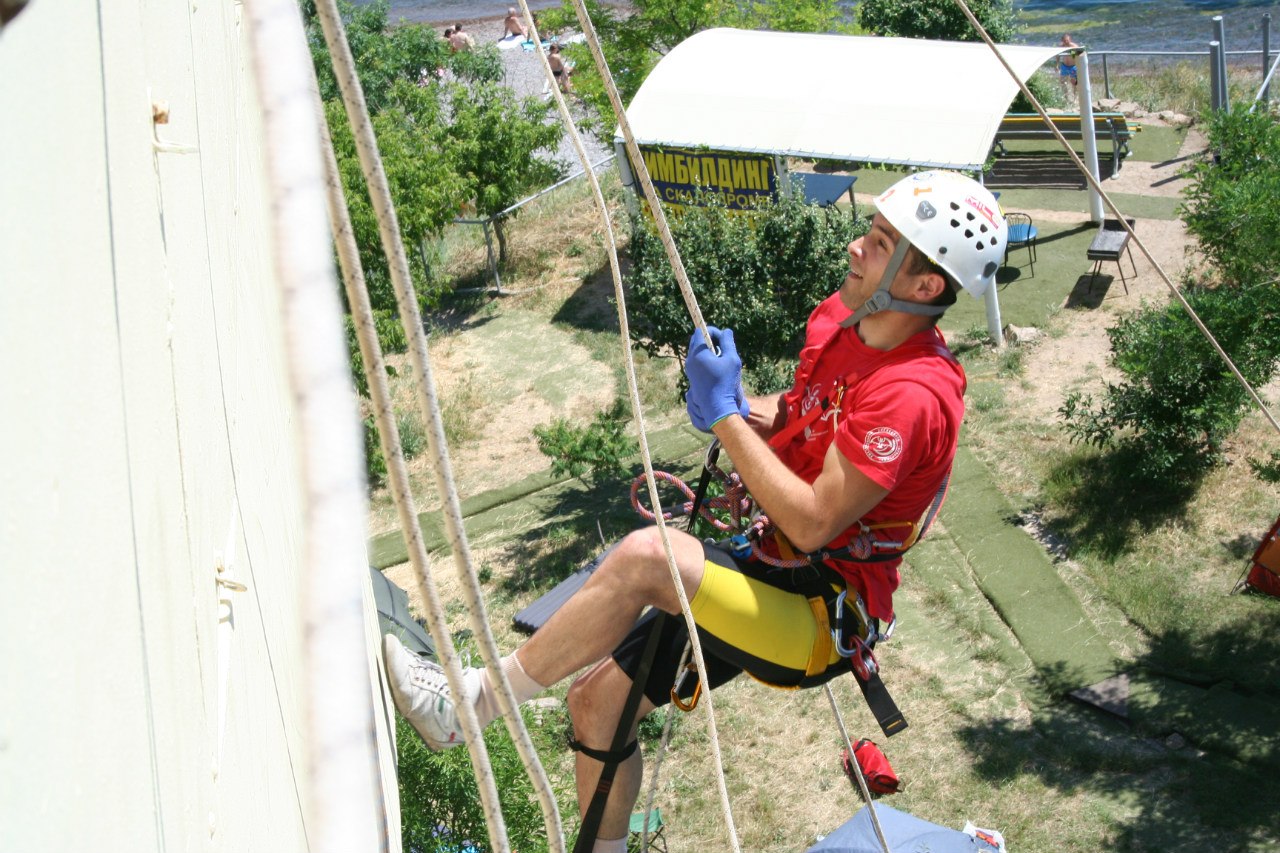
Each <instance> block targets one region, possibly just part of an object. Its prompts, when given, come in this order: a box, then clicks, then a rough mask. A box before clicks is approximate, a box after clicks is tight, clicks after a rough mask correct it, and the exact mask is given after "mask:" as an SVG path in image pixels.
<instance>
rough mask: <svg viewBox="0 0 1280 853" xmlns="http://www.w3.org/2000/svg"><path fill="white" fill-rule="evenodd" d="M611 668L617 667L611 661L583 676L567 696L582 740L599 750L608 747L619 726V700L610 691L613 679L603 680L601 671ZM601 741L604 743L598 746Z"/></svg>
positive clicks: (570, 712) (575, 682)
mask: <svg viewBox="0 0 1280 853" xmlns="http://www.w3.org/2000/svg"><path fill="white" fill-rule="evenodd" d="M610 665H612V666H614V667H616V666H617V664H615V663H613V662H612V661H611V660H610V661H607V662H605V663H602V664H597V665H596V666H595V667H593V668H592V669H591V670H589V671H588V672H587V673H585V674H584V675H582V676H580V677H579V678H578V679H576V680H575V681H574V682H573V684H572V685H570V686H569V693H568V696H567V697H566V702H567V704H568V706H569V717H570V718H571V719H572V720H573V728H574V731H575V732H576V733H577V737H578V739H579V740H582V741H583V742H584V743H587V744H588V745H589V746H593V747H596V748H597V749H604V748H607V747H608V742H607V741H608V739H609V737H610V736H611V735H612V733H613V730H614V728H615V727H616V726H617V724H618V719H617V718H618V713H619V707H618V705H619V699H618V697H616V696H614V695H611V691H610V690H609V689H608V688H609V683H608V682H610V681H611V680H612V679H608V678H604V677H602V675H603V674H602V673H601V672H600V670H601V669H602V668H603V667H606V666H610ZM601 738H603V740H600V739H601ZM597 740H600V742H599V743H596V742H595V741H597Z"/></svg>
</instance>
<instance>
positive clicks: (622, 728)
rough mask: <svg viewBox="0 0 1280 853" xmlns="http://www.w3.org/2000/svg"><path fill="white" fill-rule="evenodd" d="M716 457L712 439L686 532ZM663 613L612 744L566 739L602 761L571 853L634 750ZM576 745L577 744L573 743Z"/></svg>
mask: <svg viewBox="0 0 1280 853" xmlns="http://www.w3.org/2000/svg"><path fill="white" fill-rule="evenodd" d="M719 456H720V442H719V441H713V442H712V443H711V447H710V448H709V449H708V450H707V459H706V464H704V465H703V466H702V478H701V479H700V480H698V488H697V490H696V491H695V492H694V495H693V505H692V506H691V508H690V510H689V525H688V528H687V529H688V531H689V532H690V533H692V532H693V527H694V525H695V524H697V523H698V510H699V509H700V508H701V507H702V501H703V499H704V498H705V497H706V494H707V486H708V485H709V484H710V482H711V468H712V466H713V465H715V463H716V460H717V459H718V458H719ZM666 621H667V614H666V613H665V612H664V611H661V610H659V611H658V615H657V616H656V617H655V618H654V620H653V624H652V626H651V627H650V630H649V638H648V639H647V640H646V641H645V644H644V654H643V655H641V657H640V666H639V667H638V668H637V670H636V673H635V676H634V677H633V678H632V681H631V690H630V691H628V692H627V701H626V703H625V704H623V706H622V714H621V715H620V716H619V717H618V728H617V730H616V731H615V732H614V733H613V743H612V745H611V746H610V749H609V751H608V752H604V751H602V750H596V749H590V748H588V747H584V746H583V745H582V744H581V743H579V742H578V741H576V740H573V739H572V738H570V742H569V745H570V747H572V748H574V749H576V750H578V751H579V752H581V753H582V754H583V755H587V756H590V757H591V758H594V759H595V760H596V761H600V762H602V763H603V764H604V766H603V767H601V768H600V779H599V781H598V782H596V791H595V793H594V794H592V796H591V803H590V805H588V806H587V810H586V812H585V813H584V814H583V815H582V826H580V827H579V828H578V840H577V841H576V842H575V843H574V845H573V853H591V848H592V847H593V846H595V843H596V834H597V833H598V832H599V831H600V820H601V819H602V818H603V817H604V807H605V803H607V802H608V800H609V792H610V791H611V790H612V789H613V777H614V776H615V775H617V772H618V765H619V764H621V763H622V762H623V761H625V760H626V759H628V758H630V757H631V754H632V753H633V752H635V750H636V741H632V742H631V744H630V745H629V746H628V745H627V738H628V737H630V735H631V726H632V724H633V723H634V722H635V719H636V711H638V710H639V709H640V697H641V696H643V695H644V686H645V684H646V683H647V682H648V681H649V672H650V671H651V670H652V669H653V659H654V658H655V657H657V654H658V640H659V638H661V636H662V629H663V628H664V627H665V626H666ZM574 744H577V746H574Z"/></svg>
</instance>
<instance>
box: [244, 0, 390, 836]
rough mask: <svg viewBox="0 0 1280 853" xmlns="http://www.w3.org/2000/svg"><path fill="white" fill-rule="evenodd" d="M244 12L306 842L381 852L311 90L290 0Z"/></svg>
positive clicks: (354, 439) (360, 507)
mask: <svg viewBox="0 0 1280 853" xmlns="http://www.w3.org/2000/svg"><path fill="white" fill-rule="evenodd" d="M245 12H246V35H247V38H248V42H249V50H250V53H251V56H252V62H253V69H254V79H255V81H256V85H257V94H258V99H259V103H260V104H261V108H262V115H263V131H264V135H265V144H264V158H265V163H266V171H267V181H268V190H269V192H270V199H271V211H270V213H271V216H270V221H271V226H272V232H273V233H272V235H271V237H272V249H273V255H274V258H275V267H276V277H277V280H278V282H279V287H280V298H281V314H282V319H283V333H284V338H285V357H286V359H287V367H288V375H289V384H290V387H291V389H292V393H293V406H294V411H295V413H296V418H297V424H296V426H297V428H298V430H297V436H298V448H297V452H298V460H297V462H298V465H299V467H300V476H301V481H302V482H301V484H300V487H301V489H302V500H303V510H304V512H305V516H304V518H303V542H302V548H303V550H302V553H301V554H300V559H301V562H300V570H301V575H300V580H301V584H300V586H299V590H298V593H299V596H300V599H301V608H302V614H301V615H302V620H303V624H302V625H301V626H300V627H301V628H302V630H303V631H304V638H305V642H304V643H303V645H302V654H303V658H304V675H303V684H302V689H303V700H302V704H303V708H304V709H305V712H306V728H307V731H306V750H307V768H306V771H307V772H306V776H305V780H306V781H305V785H306V788H307V796H306V798H305V799H306V817H305V821H306V823H305V831H306V834H307V837H308V839H309V846H310V847H311V848H312V849H314V850H316V851H323V853H338V851H348V850H371V849H386V843H387V838H386V835H385V833H384V828H385V825H386V824H385V810H383V809H380V808H379V802H378V794H379V792H380V776H381V774H380V772H379V768H378V758H377V751H376V749H375V738H374V736H373V732H374V714H373V702H372V697H371V695H370V693H369V690H368V686H367V685H368V676H369V668H368V666H369V665H368V659H367V652H366V645H365V622H364V602H363V598H362V593H361V587H360V581H361V572H363V571H364V569H363V566H362V565H361V564H360V563H359V560H360V558H361V555H362V554H363V550H364V549H363V540H364V521H363V519H364V516H365V513H366V512H367V511H368V507H367V505H366V503H365V494H364V482H363V477H362V476H361V472H360V468H359V463H358V462H357V461H356V460H357V459H358V458H359V456H358V454H359V448H360V437H359V433H358V431H357V429H358V428H357V425H356V419H355V417H354V414H355V407H354V402H355V401H354V400H353V399H352V394H351V382H350V378H349V375H350V374H349V370H348V368H347V359H346V356H345V354H344V353H343V350H342V347H341V346H340V345H338V343H337V342H338V341H340V340H341V327H340V326H339V324H338V323H339V318H340V317H341V316H342V310H341V306H340V305H339V304H338V294H337V288H336V287H335V286H334V285H335V283H336V282H335V281H334V272H333V264H332V261H331V260H330V257H329V248H328V242H329V238H328V232H327V229H326V227H325V221H324V212H323V210H324V199H323V194H324V186H323V178H322V174H323V167H322V165H321V162H320V157H319V147H318V146H317V145H316V140H317V136H316V128H315V126H314V122H315V121H316V116H315V113H314V111H313V110H312V109H311V100H310V96H309V93H308V80H309V77H310V69H311V67H312V64H311V56H310V54H309V53H308V51H307V49H306V38H305V36H304V34H303V31H302V22H301V20H300V17H299V13H298V5H297V3H296V2H294V0H254V2H251V3H247V4H245ZM298 770H299V772H300V773H301V772H302V769H301V768H298ZM379 840H381V841H382V843H381V844H379V843H378V841H379Z"/></svg>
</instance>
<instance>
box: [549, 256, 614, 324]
mask: <svg viewBox="0 0 1280 853" xmlns="http://www.w3.org/2000/svg"><path fill="white" fill-rule="evenodd" d="M618 266H619V267H620V268H621V270H622V275H623V281H624V282H625V281H626V275H627V272H628V270H630V268H631V261H630V259H629V258H627V257H626V256H625V255H619V256H618ZM551 321H552V322H553V323H558V324H564V325H567V326H571V327H573V328H577V329H584V330H587V331H592V332H601V331H604V332H617V331H618V309H617V305H616V301H615V298H614V288H613V271H612V270H611V269H610V267H609V262H608V260H607V259H606V260H605V262H604V263H603V264H601V266H600V268H599V269H597V270H595V271H594V272H592V273H591V274H590V275H585V276H583V280H582V284H581V285H580V286H579V287H578V289H577V290H575V291H574V292H573V294H572V295H570V296H569V298H568V299H566V300H565V301H564V304H563V305H561V306H560V310H558V311H556V313H555V315H554V316H553V317H552V318H551Z"/></svg>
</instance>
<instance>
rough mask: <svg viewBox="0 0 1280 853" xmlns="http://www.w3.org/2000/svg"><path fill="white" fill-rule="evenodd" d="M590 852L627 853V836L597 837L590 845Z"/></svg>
mask: <svg viewBox="0 0 1280 853" xmlns="http://www.w3.org/2000/svg"><path fill="white" fill-rule="evenodd" d="M591 853H627V837H626V836H625V835H624V836H622V837H621V838H597V839H596V843H595V844H593V845H592V846H591Z"/></svg>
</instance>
